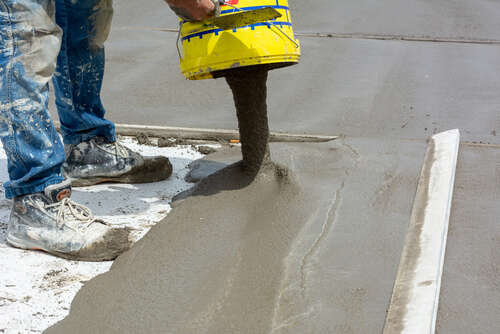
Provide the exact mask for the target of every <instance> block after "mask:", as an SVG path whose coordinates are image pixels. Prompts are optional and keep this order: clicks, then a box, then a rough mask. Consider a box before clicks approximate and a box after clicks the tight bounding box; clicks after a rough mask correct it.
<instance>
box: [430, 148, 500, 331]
mask: <svg viewBox="0 0 500 334" xmlns="http://www.w3.org/2000/svg"><path fill="white" fill-rule="evenodd" d="M456 176H457V183H456V186H455V193H454V201H453V208H454V209H453V211H452V214H451V217H450V229H449V233H448V246H447V251H446V252H447V253H446V254H447V255H446V259H445V262H444V272H443V280H442V286H441V299H440V306H439V313H438V322H437V332H438V333H439V334H444V333H450V334H451V333H481V334H483V333H484V334H496V333H498V332H499V331H500V317H499V316H498V315H499V314H500V302H499V301H500V224H499V222H500V218H499V217H500V147H474V146H467V145H462V147H461V152H460V155H459V161H458V166H457V175H456Z"/></svg>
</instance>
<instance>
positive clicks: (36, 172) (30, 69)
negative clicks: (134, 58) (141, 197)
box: [0, 0, 115, 198]
mask: <svg viewBox="0 0 500 334" xmlns="http://www.w3.org/2000/svg"><path fill="white" fill-rule="evenodd" d="M112 14H113V9H112V0H0V139H1V140H2V143H3V146H4V149H5V151H6V153H7V160H8V171H9V177H10V180H9V181H8V182H6V183H5V184H4V188H5V195H6V197H7V198H13V197H17V196H21V195H24V194H30V193H35V192H41V191H43V189H44V188H45V187H46V186H48V185H51V184H56V183H59V182H61V181H62V180H63V177H62V175H61V165H62V164H63V162H64V159H65V153H64V146H63V144H62V143H61V141H60V139H59V136H58V134H57V132H56V130H55V128H54V125H53V123H52V120H51V119H50V115H49V113H48V110H47V104H48V96H49V87H48V82H49V80H50V79H53V84H54V90H55V96H56V106H57V111H58V114H59V120H60V123H61V133H62V136H63V140H64V143H65V144H78V143H80V142H82V141H87V140H89V139H91V138H93V137H96V136H103V137H106V138H107V139H108V140H110V141H114V140H115V129H114V124H113V123H112V122H110V121H108V120H106V119H104V113H105V110H104V107H103V105H102V103H101V98H100V91H101V84H102V79H103V73H104V46H103V43H104V41H105V40H106V38H107V36H108V33H109V28H110V24H111V18H112Z"/></svg>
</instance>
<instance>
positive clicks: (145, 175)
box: [71, 158, 173, 187]
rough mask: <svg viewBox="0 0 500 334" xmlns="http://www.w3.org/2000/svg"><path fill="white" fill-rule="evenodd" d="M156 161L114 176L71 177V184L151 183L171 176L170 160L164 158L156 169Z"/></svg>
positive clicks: (75, 185) (77, 185)
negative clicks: (159, 167)
mask: <svg viewBox="0 0 500 334" xmlns="http://www.w3.org/2000/svg"><path fill="white" fill-rule="evenodd" d="M157 164H158V162H156V163H155V162H152V163H151V165H149V166H148V165H146V166H140V167H135V168H132V170H130V171H129V172H127V173H125V174H123V175H120V176H116V177H109V176H98V177H93V178H81V179H71V185H72V186H73V187H88V186H93V185H96V184H101V183H129V184H135V183H153V182H160V181H164V180H166V179H168V178H169V177H170V176H172V172H173V168H172V164H171V163H170V160H168V159H166V158H165V161H162V162H161V164H162V166H161V167H162V168H161V169H160V170H158V168H157V166H156V165H157Z"/></svg>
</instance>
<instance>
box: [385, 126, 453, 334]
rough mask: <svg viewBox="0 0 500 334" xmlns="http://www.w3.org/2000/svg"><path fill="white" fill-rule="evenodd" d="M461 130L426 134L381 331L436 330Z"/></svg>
mask: <svg viewBox="0 0 500 334" xmlns="http://www.w3.org/2000/svg"><path fill="white" fill-rule="evenodd" d="M459 145H460V133H459V131H458V130H450V131H447V132H443V133H439V134H437V135H434V136H432V137H431V139H430V141H429V146H428V149H427V152H426V156H425V161H424V165H423V167H422V173H421V176H420V179H419V183H418V188H417V193H416V197H415V202H414V205H413V211H412V215H411V219H410V225H409V228H408V233H407V235H406V239H405V246H404V249H403V253H402V256H401V261H400V264H399V268H398V274H397V277H396V281H395V284H394V289H393V294H392V298H391V303H390V305H389V310H388V313H387V317H386V322H385V327H384V331H383V333H384V334H394V333H418V334H421V333H429V334H432V333H434V332H435V325H436V317H437V311H438V305H439V294H440V289H441V276H442V272H443V264H444V256H445V251H446V240H447V236H448V225H449V218H450V211H451V201H452V197H453V188H454V182H455V171H456V166H457V159H458V151H459Z"/></svg>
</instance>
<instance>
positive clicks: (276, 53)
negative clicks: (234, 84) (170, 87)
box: [180, 0, 300, 80]
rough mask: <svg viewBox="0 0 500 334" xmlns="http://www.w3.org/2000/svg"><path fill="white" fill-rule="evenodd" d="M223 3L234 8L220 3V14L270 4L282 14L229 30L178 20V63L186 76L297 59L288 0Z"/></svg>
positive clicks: (279, 64)
mask: <svg viewBox="0 0 500 334" xmlns="http://www.w3.org/2000/svg"><path fill="white" fill-rule="evenodd" d="M226 3H228V4H230V5H232V6H234V7H236V8H237V9H236V8H234V7H231V6H227V5H223V6H222V7H221V15H231V14H232V13H235V12H237V11H239V10H253V9H258V8H263V7H273V8H275V9H277V10H278V11H279V12H280V13H281V14H282V16H281V17H279V18H277V19H275V20H272V21H267V22H261V23H256V24H251V25H248V26H244V27H238V28H236V29H232V30H222V29H218V28H216V27H215V26H213V25H211V24H206V23H198V22H182V23H181V30H180V39H181V41H182V52H180V53H181V54H180V58H181V59H180V67H181V72H182V73H183V74H184V76H185V77H186V78H187V79H191V80H200V79H210V78H214V77H217V76H219V75H220V74H221V73H224V71H226V70H229V69H232V68H237V67H242V66H254V65H263V64H267V65H268V66H270V67H271V68H272V67H283V66H288V65H293V64H296V63H298V62H299V60H300V43H299V41H298V40H296V39H295V36H294V33H293V28H292V17H291V15H290V8H289V7H288V0H227V1H226Z"/></svg>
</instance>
